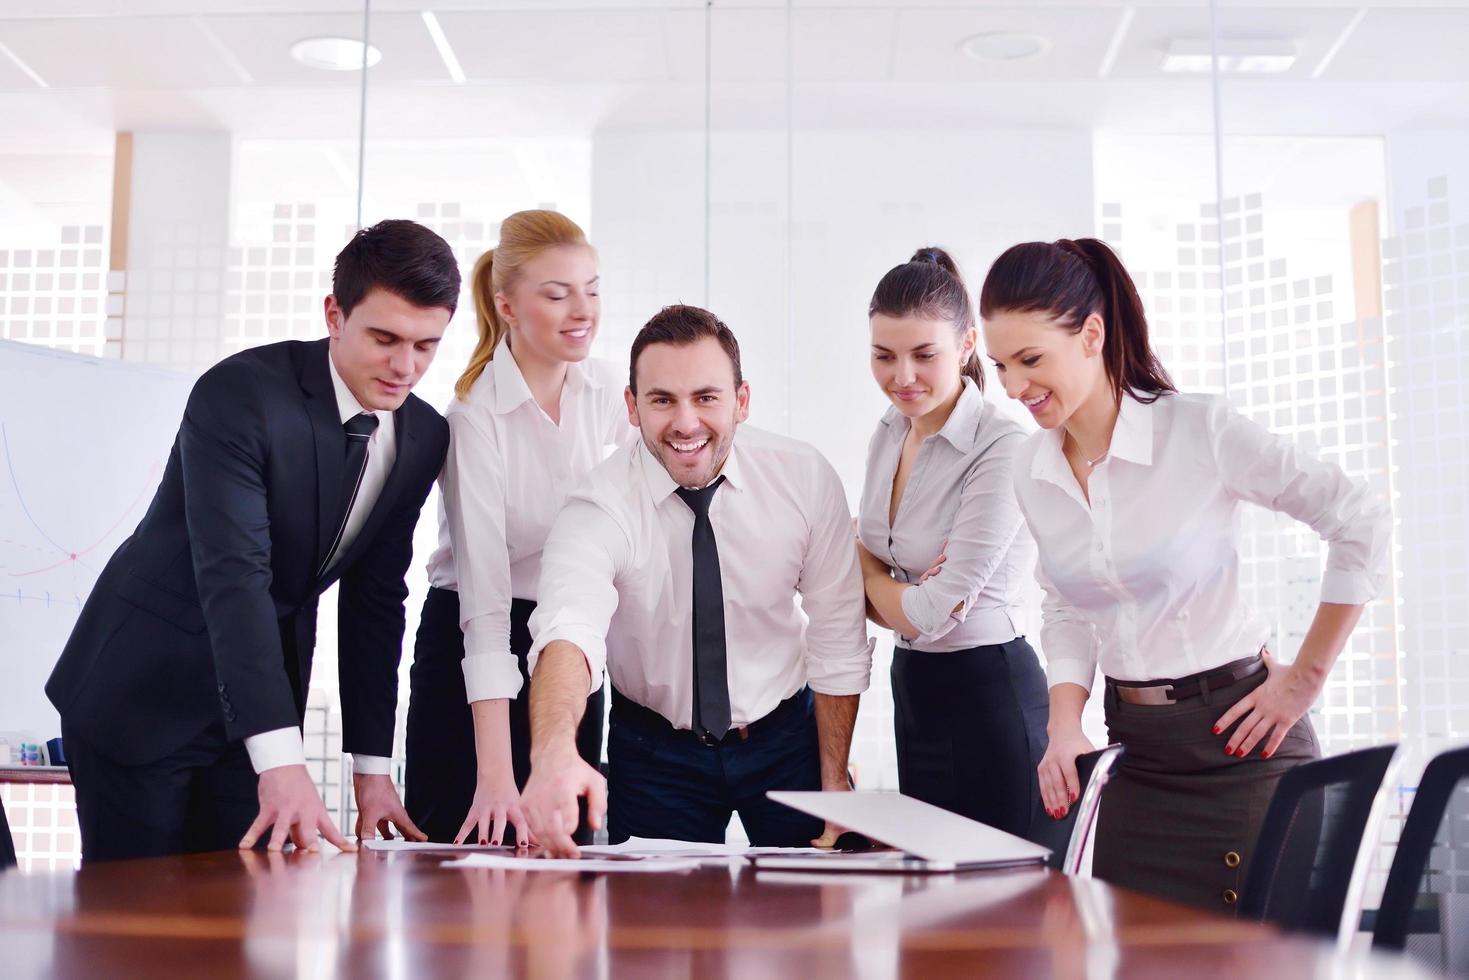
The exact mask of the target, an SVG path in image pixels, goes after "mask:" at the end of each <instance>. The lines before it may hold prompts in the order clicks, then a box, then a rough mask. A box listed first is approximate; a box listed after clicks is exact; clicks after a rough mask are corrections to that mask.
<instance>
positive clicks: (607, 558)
mask: <svg viewBox="0 0 1469 980" xmlns="http://www.w3.org/2000/svg"><path fill="white" fill-rule="evenodd" d="M631 554H632V547H631V543H630V542H629V539H628V537H627V534H626V533H625V532H624V531H623V529H622V528H621V527H620V526H619V525H618V524H617V522H616V520H615V519H614V518H613V516H612V515H611V514H609V513H608V512H607V511H606V510H604V509H603V508H601V507H599V506H598V505H596V504H594V503H592V502H591V501H590V500H586V499H584V498H580V497H577V496H573V497H572V498H571V499H570V500H568V501H567V502H566V506H565V507H563V508H562V509H561V513H559V514H557V515H556V521H555V523H554V524H552V525H551V533H550V535H549V536H548V537H547V538H546V547H545V550H544V551H542V552H541V578H540V582H539V584H538V586H537V595H538V596H539V600H538V601H537V604H536V610H535V612H533V613H531V617H530V633H531V646H530V655H529V657H528V658H527V667H528V669H529V671H530V672H531V673H534V672H535V669H536V663H537V661H538V660H539V659H540V655H541V651H542V650H544V649H546V647H548V646H550V645H551V644H552V643H554V642H556V641H557V640H563V641H565V642H567V643H570V644H572V645H574V646H576V647H577V648H578V649H579V650H581V652H582V655H583V656H585V657H586V659H587V672H588V674H589V676H590V686H589V687H588V688H587V694H588V695H590V694H591V693H592V692H593V691H595V690H596V689H597V688H598V687H600V686H601V684H602V672H603V671H604V670H605V669H606V666H607V628H608V627H609V626H610V625H611V623H612V614H613V613H615V612H616V611H617V576H618V574H619V572H621V570H622V569H624V568H625V567H627V564H628V561H629V560H630V557H631Z"/></svg>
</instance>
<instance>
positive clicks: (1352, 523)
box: [1209, 398, 1392, 606]
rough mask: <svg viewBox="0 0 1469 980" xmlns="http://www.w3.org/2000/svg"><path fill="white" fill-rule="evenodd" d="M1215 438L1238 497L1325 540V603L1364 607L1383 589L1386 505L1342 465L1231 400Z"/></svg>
mask: <svg viewBox="0 0 1469 980" xmlns="http://www.w3.org/2000/svg"><path fill="white" fill-rule="evenodd" d="M1209 436H1210V440H1211V444H1212V449H1213V452H1214V459H1215V463H1216V464H1217V465H1218V467H1219V473H1220V478H1221V479H1222V481H1223V483H1224V486H1225V488H1226V489H1227V490H1228V491H1229V492H1230V493H1231V494H1233V495H1234V496H1235V497H1238V498H1239V499H1241V500H1247V501H1249V502H1251V503H1255V504H1259V505H1260V506H1262V507H1267V508H1269V509H1270V510H1274V511H1278V512H1280V513H1283V514H1288V515H1290V516H1291V517H1294V518H1295V519H1296V520H1298V521H1301V522H1302V523H1304V524H1307V525H1309V526H1310V527H1311V529H1312V530H1314V531H1315V532H1316V533H1317V534H1319V535H1320V536H1321V538H1322V540H1324V541H1325V542H1326V568H1325V571H1324V572H1323V573H1322V578H1321V601H1322V602H1332V603H1340V604H1342V605H1349V606H1357V605H1362V604H1363V603H1366V602H1368V601H1369V600H1371V599H1374V598H1376V597H1377V596H1378V595H1380V594H1381V593H1382V592H1383V591H1384V589H1385V588H1386V587H1387V581H1388V576H1389V569H1390V557H1391V556H1390V549H1391V546H1392V512H1391V510H1390V509H1389V508H1388V506H1387V503H1386V501H1384V500H1382V499H1381V498H1380V497H1379V496H1378V495H1377V494H1375V493H1373V492H1372V490H1371V489H1370V488H1369V487H1368V486H1367V485H1366V484H1365V483H1363V482H1361V481H1357V480H1353V479H1351V478H1350V477H1348V476H1347V475H1346V473H1344V472H1343V471H1342V469H1341V467H1339V466H1337V465H1336V464H1334V463H1330V462H1327V461H1325V460H1323V459H1319V458H1317V457H1315V456H1312V455H1310V454H1309V453H1305V452H1302V451H1301V450H1300V449H1298V448H1297V447H1296V446H1294V445H1293V444H1292V443H1291V442H1290V441H1289V440H1288V439H1286V438H1284V437H1282V436H1279V435H1276V434H1275V433H1273V432H1270V431H1269V430H1268V429H1266V428H1265V427H1263V426H1261V425H1259V424H1258V423H1256V422H1254V421H1252V420H1250V419H1248V418H1246V417H1245V416H1244V415H1242V414H1240V413H1239V412H1238V411H1236V410H1235V409H1234V408H1233V406H1231V405H1230V404H1229V402H1228V401H1226V400H1225V399H1224V398H1218V399H1216V400H1215V401H1214V403H1213V404H1212V405H1211V407H1210V412H1209Z"/></svg>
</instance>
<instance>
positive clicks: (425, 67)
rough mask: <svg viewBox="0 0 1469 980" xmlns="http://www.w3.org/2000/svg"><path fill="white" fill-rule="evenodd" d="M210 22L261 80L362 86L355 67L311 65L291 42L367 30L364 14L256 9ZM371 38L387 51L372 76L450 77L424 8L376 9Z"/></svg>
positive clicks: (264, 82) (414, 79) (380, 79)
mask: <svg viewBox="0 0 1469 980" xmlns="http://www.w3.org/2000/svg"><path fill="white" fill-rule="evenodd" d="M204 23H205V25H206V26H207V27H208V28H209V30H210V31H212V32H213V33H214V34H215V36H217V37H218V38H219V39H220V40H221V41H222V42H223V43H224V44H225V45H226V46H228V48H229V50H230V51H231V53H232V54H233V55H234V57H235V59H236V60H237V61H238V62H239V63H240V65H241V66H242V67H243V68H244V69H245V70H246V71H247V72H249V74H250V77H251V78H253V79H254V81H255V83H256V84H257V85H272V86H277V85H312V86H314V85H348V86H351V87H352V88H356V87H357V86H358V73H357V72H355V71H323V70H322V69H320V68H308V67H306V66H305V65H302V64H300V63H299V62H297V61H296V60H295V59H294V58H292V57H291V45H293V44H295V43H296V42H297V41H301V40H305V39H306V38H309V37H348V38H360V37H361V36H362V16H361V14H332V13H323V14H258V15H256V14H252V15H244V16H223V15H221V16H212V17H206V18H204ZM368 41H369V42H370V43H371V44H372V45H373V47H375V48H377V49H378V50H379V51H381V52H382V53H383V60H382V61H380V62H379V63H378V64H377V65H375V66H374V67H372V68H371V69H369V71H370V82H440V81H441V82H448V81H450V79H449V73H448V70H447V69H445V67H444V62H443V59H441V58H440V57H439V53H438V51H437V50H436V49H435V48H434V43H433V39H432V38H431V37H430V36H429V33H428V28H427V27H425V26H424V23H423V18H421V17H420V16H419V15H418V14H407V13H402V14H385V13H375V14H373V15H372V24H371V27H370V29H369V33H368Z"/></svg>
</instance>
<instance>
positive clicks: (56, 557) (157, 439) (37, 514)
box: [0, 341, 194, 740]
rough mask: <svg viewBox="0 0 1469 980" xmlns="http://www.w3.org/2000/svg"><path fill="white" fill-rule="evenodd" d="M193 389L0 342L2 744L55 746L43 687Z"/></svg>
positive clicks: (159, 470) (122, 366)
mask: <svg viewBox="0 0 1469 980" xmlns="http://www.w3.org/2000/svg"><path fill="white" fill-rule="evenodd" d="M193 380H194V379H193V378H192V377H190V376H187V375H182V374H175V373H173V372H170V371H163V370H159V369H156V368H149V367H144V366H141V365H135V364H126V363H123V362H120V361H110V360H101V359H99V358H95V357H86V356H83V355H79V354H69V353H63V352H59V351H52V350H48V349H46V348H44V347H35V346H31V345H29V344H17V343H12V342H9V341H0V668H3V670H4V679H3V681H0V733H17V732H18V733H23V734H26V735H28V736H32V737H33V738H34V739H41V740H44V739H48V738H54V737H55V736H56V735H58V734H60V720H59V719H58V718H57V716H56V711H55V709H53V708H52V707H51V703H50V702H49V701H47V700H46V694H45V691H44V690H43V687H44V685H45V683H46V678H47V677H48V676H50V674H51V668H52V666H54V665H55V663H56V658H57V657H58V656H59V655H60V654H61V648H62V647H63V646H64V645H65V643H66V638H67V636H69V635H70V633H71V628H72V626H73V624H75V623H76V619H77V614H78V613H79V612H80V611H81V606H82V603H83V602H84V601H85V600H86V598H87V595H88V593H90V592H91V590H92V584H93V583H94V582H95V581H96V580H97V575H98V573H99V572H100V571H101V570H102V567H103V566H104V565H105V564H106V563H107V559H108V558H109V557H111V555H112V553H113V552H114V551H115V550H117V546H118V545H120V544H122V542H123V541H124V540H126V538H127V536H128V535H129V534H131V533H132V532H133V529H134V528H136V527H137V525H138V521H140V520H141V519H142V517H143V514H144V513H145V512H146V511H147V509H148V504H149V502H150V501H151V500H152V499H153V493H154V491H155V490H157V488H158V481H159V479H160V478H161V477H162V475H163V467H164V464H165V463H166V462H167V461H168V453H169V449H170V448H171V447H172V445H173V438H174V434H175V433H176V432H177V431H178V426H179V420H180V419H181V418H182V416H183V411H184V403H185V401H186V400H187V398H188V394H189V389H190V387H191V386H192V384H193ZM28 740H31V739H28Z"/></svg>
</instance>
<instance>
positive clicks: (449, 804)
mask: <svg viewBox="0 0 1469 980" xmlns="http://www.w3.org/2000/svg"><path fill="white" fill-rule="evenodd" d="M535 608H536V604H535V603H534V602H531V601H530V600H528V599H516V600H514V602H513V603H512V604H511V606H510V652H511V653H513V654H515V658H516V660H517V661H519V664H520V678H521V688H520V694H519V696H518V697H516V698H515V699H513V700H512V701H511V702H510V761H511V765H512V767H513V768H514V771H515V785H516V786H517V787H518V788H520V789H524V788H525V781H526V780H527V779H528V778H530V675H529V673H528V672H527V670H526V655H527V654H529V653H530V643H531V636H530V630H529V628H528V623H529V622H530V614H531V613H532V612H533V611H535ZM463 663H464V633H463V631H462V630H460V628H459V593H457V592H455V591H453V590H452V589H429V591H428V598H427V599H425V600H424V603H423V616H422V618H421V619H420V620H419V624H418V636H417V639H416V642H415V643H414V646H413V667H412V668H411V669H410V670H409V672H408V678H409V680H408V684H409V694H408V727H407V732H406V739H405V741H406V754H407V761H406V765H405V767H404V768H405V772H404V777H405V781H406V783H407V786H406V793H405V795H404V801H403V802H404V805H405V807H406V808H407V810H408V816H409V817H410V818H411V819H412V820H413V822H414V823H416V824H417V825H418V829H420V830H422V831H423V832H424V833H425V834H427V835H428V838H429V840H432V841H452V840H453V839H454V838H455V836H456V835H458V833H459V828H460V827H461V826H463V825H464V818H465V817H467V816H468V815H469V807H470V804H472V803H473V802H474V787H475V782H476V776H477V771H476V765H475V749H474V715H473V712H472V709H471V708H470V706H469V699H468V696H467V695H466V693H465V690H464V668H463ZM602 691H603V688H600V687H599V688H598V689H597V690H596V692H595V693H593V694H592V696H591V697H589V698H587V710H586V713H585V714H584V715H583V716H582V721H581V727H580V728H578V729H577V733H576V748H577V752H579V753H580V754H581V757H582V758H583V759H585V760H586V762H587V764H588V765H591V766H593V767H597V766H599V765H600V763H601V760H602V714H603V712H602V702H603V694H602ZM576 839H577V841H578V842H579V843H583V844H589V843H591V839H592V838H591V831H590V829H589V828H588V827H587V826H586V822H585V814H583V821H582V825H581V827H579V828H578V831H577V835H576ZM514 840H515V832H514V830H513V829H510V828H508V827H507V830H506V834H505V841H506V842H507V843H509V842H513V841H514Z"/></svg>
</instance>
